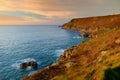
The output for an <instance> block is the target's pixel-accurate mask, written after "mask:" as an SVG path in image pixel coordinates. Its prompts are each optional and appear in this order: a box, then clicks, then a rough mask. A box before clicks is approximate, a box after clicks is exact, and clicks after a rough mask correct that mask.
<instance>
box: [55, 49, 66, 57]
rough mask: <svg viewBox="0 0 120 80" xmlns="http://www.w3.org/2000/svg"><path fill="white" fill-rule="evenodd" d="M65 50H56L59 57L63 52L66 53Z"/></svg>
mask: <svg viewBox="0 0 120 80" xmlns="http://www.w3.org/2000/svg"><path fill="white" fill-rule="evenodd" d="M64 50H65V49H59V50H56V51H55V53H56V54H57V56H60V55H61V54H62V53H63V52H64Z"/></svg>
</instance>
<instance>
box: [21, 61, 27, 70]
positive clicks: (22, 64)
mask: <svg viewBox="0 0 120 80" xmlns="http://www.w3.org/2000/svg"><path fill="white" fill-rule="evenodd" d="M27 66H28V65H27V63H26V62H24V63H21V64H20V68H21V69H25V68H27Z"/></svg>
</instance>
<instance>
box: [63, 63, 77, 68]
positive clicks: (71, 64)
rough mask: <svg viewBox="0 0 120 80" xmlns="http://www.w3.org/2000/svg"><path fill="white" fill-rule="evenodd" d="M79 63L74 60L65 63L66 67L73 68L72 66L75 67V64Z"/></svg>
mask: <svg viewBox="0 0 120 80" xmlns="http://www.w3.org/2000/svg"><path fill="white" fill-rule="evenodd" d="M76 65H77V64H76V63H74V62H67V63H66V64H65V67H66V68H71V67H74V66H76Z"/></svg>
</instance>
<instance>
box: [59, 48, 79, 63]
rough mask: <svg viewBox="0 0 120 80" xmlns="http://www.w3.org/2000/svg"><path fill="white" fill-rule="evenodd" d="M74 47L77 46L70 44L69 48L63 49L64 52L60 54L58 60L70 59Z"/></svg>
mask: <svg viewBox="0 0 120 80" xmlns="http://www.w3.org/2000/svg"><path fill="white" fill-rule="evenodd" d="M76 47H77V46H72V47H70V48H69V49H67V50H65V51H64V53H63V54H62V55H61V56H60V59H59V60H60V61H64V59H70V58H71V56H72V54H73V51H74V50H75V49H76Z"/></svg>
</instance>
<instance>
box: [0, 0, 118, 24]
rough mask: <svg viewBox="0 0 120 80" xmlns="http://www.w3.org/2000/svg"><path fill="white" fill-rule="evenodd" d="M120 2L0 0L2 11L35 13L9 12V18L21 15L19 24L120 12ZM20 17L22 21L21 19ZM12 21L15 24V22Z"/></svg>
mask: <svg viewBox="0 0 120 80" xmlns="http://www.w3.org/2000/svg"><path fill="white" fill-rule="evenodd" d="M119 2H120V1H119V0H0V12H2V11H8V12H20V13H19V14H20V15H22V13H21V12H23V13H31V14H33V15H34V16H32V15H25V16H16V13H13V15H11V14H10V15H9V13H8V14H7V17H8V18H9V17H10V16H12V17H13V19H14V18H15V17H19V19H17V20H16V21H18V23H19V24H22V23H23V24H28V23H29V24H30V22H31V24H32V23H36V24H41V23H42V22H43V23H45V24H48V23H51V24H56V23H58V22H59V24H61V23H62V22H63V23H64V22H65V21H67V20H69V19H72V18H76V17H88V16H96V15H106V14H113V13H120V10H119V8H120V5H119V4H118V3H119ZM1 15H6V14H1ZM35 15H40V16H41V15H44V16H46V17H47V19H46V20H44V19H42V18H38V17H35ZM4 17H6V16H4ZM7 17H6V21H2V22H0V24H3V22H4V23H5V22H6V23H7V21H9V19H8V20H7ZM20 17H21V18H22V21H20ZM26 17H27V18H26ZM28 17H29V18H30V17H31V18H32V19H33V20H34V21H32V20H30V19H28ZM58 20H60V21H58ZM57 21H58V22H57ZM8 23H10V22H8ZM11 23H12V24H13V23H14V22H11ZM16 23H17V22H16ZM16 23H15V24H16Z"/></svg>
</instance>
